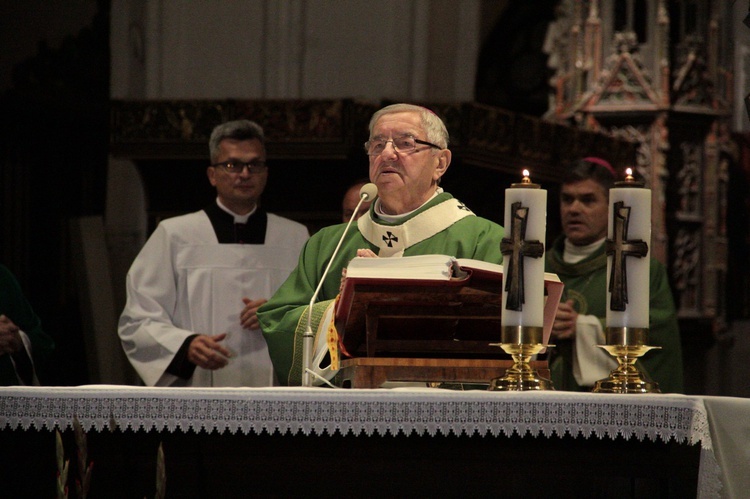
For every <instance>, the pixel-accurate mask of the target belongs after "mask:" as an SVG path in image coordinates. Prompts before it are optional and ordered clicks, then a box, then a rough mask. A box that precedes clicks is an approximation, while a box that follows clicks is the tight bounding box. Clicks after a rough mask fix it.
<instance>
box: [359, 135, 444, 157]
mask: <svg viewBox="0 0 750 499" xmlns="http://www.w3.org/2000/svg"><path fill="white" fill-rule="evenodd" d="M388 142H390V143H392V144H393V148H394V149H395V150H396V152H399V153H401V154H408V153H411V152H414V151H416V150H417V144H421V145H425V146H430V147H434V148H435V149H442V147H440V146H438V145H435V144H433V143H431V142H427V141H425V140H419V139H415V138H414V137H412V136H411V135H405V136H403V137H398V138H395V139H391V140H383V139H370V140H368V141H367V142H365V151H367V154H369V155H370V156H380V155H381V154H383V151H385V146H386V144H388Z"/></svg>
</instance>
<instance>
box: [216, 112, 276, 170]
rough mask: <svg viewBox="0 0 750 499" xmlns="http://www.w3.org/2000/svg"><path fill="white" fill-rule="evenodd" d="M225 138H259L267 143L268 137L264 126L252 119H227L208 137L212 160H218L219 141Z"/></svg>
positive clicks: (262, 142) (261, 141)
mask: <svg viewBox="0 0 750 499" xmlns="http://www.w3.org/2000/svg"><path fill="white" fill-rule="evenodd" d="M224 139H233V140H253V139H258V140H259V141H260V143H261V144H263V145H265V143H266V137H265V135H264V133H263V127H261V126H260V125H259V124H257V123H256V122H254V121H250V120H235V121H227V122H226V123H222V124H221V125H217V126H216V127H215V128H214V130H213V131H212V132H211V138H210V139H208V149H209V152H210V154H211V162H212V163H213V162H214V161H216V158H218V157H219V154H220V152H221V151H219V143H221V141H222V140H224Z"/></svg>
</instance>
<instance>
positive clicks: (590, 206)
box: [560, 179, 609, 246]
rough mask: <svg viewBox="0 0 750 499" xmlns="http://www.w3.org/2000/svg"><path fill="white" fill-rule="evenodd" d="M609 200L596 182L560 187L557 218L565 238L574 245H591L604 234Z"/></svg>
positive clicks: (573, 183) (583, 181)
mask: <svg viewBox="0 0 750 499" xmlns="http://www.w3.org/2000/svg"><path fill="white" fill-rule="evenodd" d="M608 213H609V197H608V196H607V191H606V189H605V188H604V187H603V186H602V185H601V184H600V183H599V182H597V181H595V180H591V179H586V180H582V181H580V182H572V183H569V184H563V186H562V189H561V190H560V217H561V219H562V228H563V232H565V237H567V238H568V240H569V241H570V242H571V243H573V244H575V245H576V246H585V245H587V244H592V243H594V242H596V241H598V240H600V239H602V238H604V237H605V236H606V235H607V218H608V216H609V215H608Z"/></svg>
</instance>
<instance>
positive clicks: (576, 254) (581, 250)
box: [563, 237, 605, 263]
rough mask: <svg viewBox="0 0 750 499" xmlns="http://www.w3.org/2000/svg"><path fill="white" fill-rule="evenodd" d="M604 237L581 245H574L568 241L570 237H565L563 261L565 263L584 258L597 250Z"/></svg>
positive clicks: (575, 261)
mask: <svg viewBox="0 0 750 499" xmlns="http://www.w3.org/2000/svg"><path fill="white" fill-rule="evenodd" d="M604 239H605V238H604V237H603V238H601V239H599V240H598V241H594V242H593V243H591V244H585V245H583V246H576V245H575V244H573V243H571V242H570V239H568V238H567V237H566V238H565V248H564V250H563V261H564V262H565V263H578V262H580V261H581V260H583V259H584V258H588V257H589V256H590V255H592V254H593V253H594V251H596V250H598V249H599V247H600V246H601V245H602V243H604Z"/></svg>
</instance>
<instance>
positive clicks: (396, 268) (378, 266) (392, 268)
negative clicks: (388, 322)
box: [346, 255, 560, 282]
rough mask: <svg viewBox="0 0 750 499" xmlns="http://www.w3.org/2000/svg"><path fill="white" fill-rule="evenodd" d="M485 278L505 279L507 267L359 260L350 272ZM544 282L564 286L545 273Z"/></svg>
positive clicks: (446, 259) (420, 258)
mask: <svg viewBox="0 0 750 499" xmlns="http://www.w3.org/2000/svg"><path fill="white" fill-rule="evenodd" d="M472 273H474V274H477V273H479V274H481V275H482V278H485V279H487V278H490V279H491V278H493V276H494V278H495V279H502V277H503V266H502V265H499V264H497V263H490V262H485V261H482V260H474V259H472V258H454V257H452V256H448V255H416V256H404V257H401V258H365V257H355V258H353V259H352V260H351V261H350V262H349V266H348V267H347V269H346V276H347V277H372V278H377V279H416V280H428V281H432V280H437V281H447V280H450V279H465V278H467V277H468V276H469V275H470V274H472ZM544 280H545V281H551V282H560V279H559V278H558V277H557V274H551V273H548V272H545V273H544Z"/></svg>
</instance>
